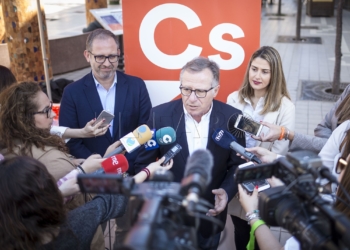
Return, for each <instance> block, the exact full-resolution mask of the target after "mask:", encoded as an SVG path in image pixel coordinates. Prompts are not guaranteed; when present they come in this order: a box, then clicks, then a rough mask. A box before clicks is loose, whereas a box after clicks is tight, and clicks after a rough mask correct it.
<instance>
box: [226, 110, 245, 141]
mask: <svg viewBox="0 0 350 250" xmlns="http://www.w3.org/2000/svg"><path fill="white" fill-rule="evenodd" d="M238 115H240V114H239V113H235V114H233V115H231V116H230V118H229V119H228V121H227V130H228V132H229V133H231V135H233V136H235V137H237V138H244V137H245V133H244V132H243V131H242V130H239V129H237V128H235V123H236V120H237V118H238Z"/></svg>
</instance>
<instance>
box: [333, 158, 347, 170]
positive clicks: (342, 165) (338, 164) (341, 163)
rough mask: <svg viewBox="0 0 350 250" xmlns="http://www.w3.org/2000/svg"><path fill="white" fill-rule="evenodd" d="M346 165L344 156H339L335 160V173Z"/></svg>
mask: <svg viewBox="0 0 350 250" xmlns="http://www.w3.org/2000/svg"><path fill="white" fill-rule="evenodd" d="M347 165H348V162H347V161H346V160H344V158H342V157H340V158H339V160H338V162H337V166H336V167H335V172H336V173H337V174H340V173H341V171H343V170H344V168H345V167H346V166H347Z"/></svg>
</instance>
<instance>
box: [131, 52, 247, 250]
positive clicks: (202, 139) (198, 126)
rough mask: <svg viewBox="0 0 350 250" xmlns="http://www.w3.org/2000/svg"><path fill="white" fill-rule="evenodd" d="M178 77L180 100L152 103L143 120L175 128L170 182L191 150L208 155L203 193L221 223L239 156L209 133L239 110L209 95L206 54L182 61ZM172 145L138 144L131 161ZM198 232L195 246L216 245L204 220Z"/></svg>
mask: <svg viewBox="0 0 350 250" xmlns="http://www.w3.org/2000/svg"><path fill="white" fill-rule="evenodd" d="M180 82H181V85H180V89H181V94H182V100H176V101H171V102H169V103H166V104H162V105H159V106H157V107H155V108H153V109H152V111H151V115H150V118H149V120H148V122H147V124H148V125H149V126H150V127H152V128H155V129H159V128H162V127H166V126H170V127H173V128H174V129H175V130H176V138H177V139H176V140H177V143H179V144H180V145H181V146H182V150H181V151H180V153H179V154H177V155H176V156H175V158H174V165H173V167H172V169H171V170H170V171H171V172H172V173H173V174H174V181H176V182H180V181H181V179H182V178H183V177H184V171H185V166H186V160H187V158H188V156H189V155H191V154H192V152H193V151H195V150H196V149H205V148H206V149H208V150H209V151H210V152H211V153H212V154H213V157H214V166H213V169H212V173H211V174H212V181H211V183H210V184H209V186H208V187H207V191H206V193H205V194H204V197H203V198H205V199H206V200H208V201H209V202H210V203H212V204H215V208H214V209H211V210H209V211H208V215H209V216H217V217H218V218H219V219H220V220H221V221H222V222H223V223H225V221H226V208H227V203H228V201H230V200H231V199H232V198H233V196H234V195H235V194H236V193H237V191H238V187H237V185H236V184H235V182H234V179H233V174H234V171H235V169H236V168H237V166H238V165H239V164H241V163H243V162H244V161H243V160H242V159H241V158H239V157H238V156H236V152H234V151H233V150H230V149H224V148H221V147H220V146H218V145H217V144H216V143H215V142H214V141H213V139H212V138H211V136H212V134H213V133H214V131H215V130H216V129H226V127H227V125H226V124H227V121H228V119H229V117H230V116H232V115H234V114H240V113H241V111H239V110H237V109H235V108H233V107H231V106H229V105H227V104H224V103H222V102H219V101H216V100H214V97H215V96H216V95H217V93H218V91H219V87H220V85H219V68H218V66H217V64H216V63H215V62H212V61H210V60H208V59H207V58H203V57H199V58H196V59H194V60H192V61H190V62H188V63H187V64H186V65H185V66H184V67H183V68H182V71H181V75H180ZM238 143H239V144H241V145H242V146H245V139H244V138H240V139H239V140H238ZM172 146H173V145H165V146H162V145H161V146H160V147H159V148H158V149H155V150H152V151H146V150H144V149H142V150H141V152H140V154H139V155H138V156H137V158H136V161H135V171H136V172H139V171H141V169H143V168H144V167H146V166H147V165H148V164H149V163H151V162H154V161H155V160H156V158H160V157H161V156H163V155H164V154H165V153H166V152H167V151H168V150H169V149H170V148H171V147H172ZM199 232H200V233H198V234H197V237H198V244H199V248H200V249H216V248H217V246H218V243H219V239H220V233H216V234H215V235H214V236H213V234H212V233H213V232H212V227H211V225H210V223H209V224H208V223H204V222H203V221H202V222H201V225H200V228H199Z"/></svg>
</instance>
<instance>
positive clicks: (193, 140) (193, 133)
mask: <svg viewBox="0 0 350 250" xmlns="http://www.w3.org/2000/svg"><path fill="white" fill-rule="evenodd" d="M183 109H184V116H185V129H186V137H187V145H188V152H189V155H191V154H192V153H193V152H194V151H196V150H197V149H206V148H207V144H208V133H209V122H210V114H211V111H212V109H213V105H211V107H210V110H209V111H208V113H206V114H205V115H203V116H202V118H201V121H200V122H197V121H196V120H195V119H193V117H192V116H191V115H190V114H189V113H188V112H187V110H186V108H185V107H183Z"/></svg>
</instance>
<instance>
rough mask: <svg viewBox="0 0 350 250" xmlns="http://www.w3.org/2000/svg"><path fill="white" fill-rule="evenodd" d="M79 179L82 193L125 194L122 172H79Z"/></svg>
mask: <svg viewBox="0 0 350 250" xmlns="http://www.w3.org/2000/svg"><path fill="white" fill-rule="evenodd" d="M77 179H78V184H79V187H80V191H81V192H82V193H96V194H99V193H102V194H125V191H124V186H123V176H122V175H120V174H79V175H78V177H77Z"/></svg>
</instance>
